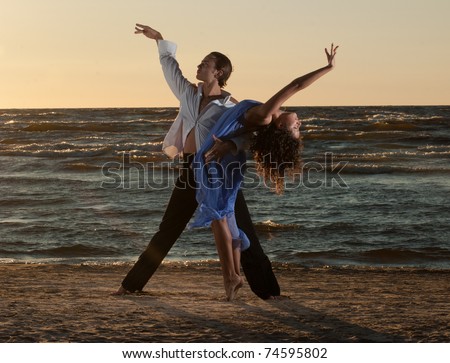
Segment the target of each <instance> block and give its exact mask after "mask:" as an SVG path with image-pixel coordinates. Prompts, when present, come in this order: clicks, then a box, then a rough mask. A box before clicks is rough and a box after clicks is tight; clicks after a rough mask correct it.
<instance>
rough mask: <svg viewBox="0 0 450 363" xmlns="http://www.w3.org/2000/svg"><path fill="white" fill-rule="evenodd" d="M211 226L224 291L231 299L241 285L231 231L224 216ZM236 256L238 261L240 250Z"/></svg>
mask: <svg viewBox="0 0 450 363" xmlns="http://www.w3.org/2000/svg"><path fill="white" fill-rule="evenodd" d="M211 227H212V230H213V234H214V240H215V241H216V248H217V253H218V254H219V259H220V264H221V266H222V274H223V281H224V286H225V293H226V295H227V299H228V300H233V299H234V297H235V296H236V293H237V290H239V288H240V287H241V286H242V278H241V276H240V275H239V273H237V272H236V263H235V257H238V256H237V253H236V252H235V251H233V246H232V238H231V233H230V230H229V228H228V224H227V220H226V218H224V219H220V220H215V221H213V222H212V224H211ZM238 258H239V262H240V251H239V257H238ZM238 271H239V270H238Z"/></svg>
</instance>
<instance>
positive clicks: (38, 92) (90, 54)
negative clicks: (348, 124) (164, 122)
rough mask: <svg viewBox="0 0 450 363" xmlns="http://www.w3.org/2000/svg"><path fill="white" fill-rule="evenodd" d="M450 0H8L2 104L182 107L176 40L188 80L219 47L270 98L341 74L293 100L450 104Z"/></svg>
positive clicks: (1, 4)
mask: <svg viewBox="0 0 450 363" xmlns="http://www.w3.org/2000/svg"><path fill="white" fill-rule="evenodd" d="M449 14H450V1H449V0H377V1H373V0H371V1H369V0H314V1H313V0H277V1H267V0H228V1H223V2H221V1H205V0H191V1H186V0H130V1H124V0H76V1H75V0H70V1H69V0H39V1H38V0H0V28H1V31H0V108H47V107H49V108H53V107H56V108H59V107H169V106H178V101H177V100H176V99H175V97H174V96H173V95H172V93H171V92H170V90H169V88H168V87H167V85H166V84H165V81H164V79H163V76H162V74H161V70H160V66H159V60H158V53H157V49H156V45H155V42H154V41H152V40H150V39H147V38H144V36H142V35H135V34H134V25H135V23H142V24H147V25H150V26H152V27H154V28H155V29H157V30H159V31H160V32H161V33H162V34H163V36H164V38H165V39H168V40H172V41H174V42H176V43H177V44H178V54H177V58H178V60H179V62H180V64H181V68H182V70H183V72H184V74H185V75H186V77H188V78H189V79H190V80H192V81H195V72H196V66H197V64H198V63H199V62H200V61H201V59H202V58H203V57H204V56H205V55H206V54H208V53H209V52H210V51H213V50H217V51H220V52H223V53H225V54H227V55H228V56H229V57H230V58H231V60H232V62H233V65H234V69H235V71H234V72H233V74H232V76H231V78H230V80H229V82H228V86H227V88H226V89H227V90H228V91H230V92H231V93H233V95H234V96H235V97H236V98H237V99H244V98H251V99H255V100H259V101H265V100H267V99H268V98H269V97H270V96H271V95H272V94H273V93H275V92H276V91H277V90H278V89H280V88H281V87H283V86H284V85H285V84H287V83H288V82H289V81H291V80H292V79H293V78H295V77H297V76H300V75H303V74H305V73H307V72H309V71H312V70H314V69H316V68H319V67H321V66H324V65H325V64H326V56H325V53H324V48H325V47H329V46H330V43H331V42H334V43H335V44H339V45H340V48H339V51H338V55H337V59H336V69H335V70H334V71H333V72H332V73H330V74H327V75H326V76H325V77H324V78H323V79H321V80H319V81H318V82H317V83H316V84H314V85H313V86H311V87H310V88H308V89H307V90H304V91H302V92H300V93H299V94H297V95H296V96H294V97H293V98H292V99H291V100H290V101H289V103H288V105H295V106H309V105H311V106H345V105H449V104H450V25H449V21H448V17H449Z"/></svg>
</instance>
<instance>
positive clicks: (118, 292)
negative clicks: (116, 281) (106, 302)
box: [111, 286, 131, 296]
mask: <svg viewBox="0 0 450 363" xmlns="http://www.w3.org/2000/svg"><path fill="white" fill-rule="evenodd" d="M129 294H131V292H129V291H128V290H126V289H124V288H123V286H120V287H119V290H117V291H116V292H113V293H111V295H112V296H123V295H129Z"/></svg>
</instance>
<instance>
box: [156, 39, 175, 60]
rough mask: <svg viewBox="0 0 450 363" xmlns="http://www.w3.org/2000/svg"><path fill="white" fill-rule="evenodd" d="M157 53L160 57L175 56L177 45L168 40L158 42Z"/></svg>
mask: <svg viewBox="0 0 450 363" xmlns="http://www.w3.org/2000/svg"><path fill="white" fill-rule="evenodd" d="M158 51H159V55H160V56H164V55H171V56H175V53H176V52H177V45H176V44H175V43H173V42H171V41H169V40H164V39H161V40H158Z"/></svg>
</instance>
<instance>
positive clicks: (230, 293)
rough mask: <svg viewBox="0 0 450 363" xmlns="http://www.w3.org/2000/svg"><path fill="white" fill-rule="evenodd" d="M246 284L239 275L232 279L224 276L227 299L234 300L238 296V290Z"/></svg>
mask: <svg viewBox="0 0 450 363" xmlns="http://www.w3.org/2000/svg"><path fill="white" fill-rule="evenodd" d="M243 285H244V280H243V279H242V277H241V276H239V275H234V276H233V277H232V278H230V279H225V278H224V286H225V293H226V294H227V300H228V301H232V300H234V299H235V298H236V295H237V292H238V291H239V289H240V288H241V287H242V286H243Z"/></svg>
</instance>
